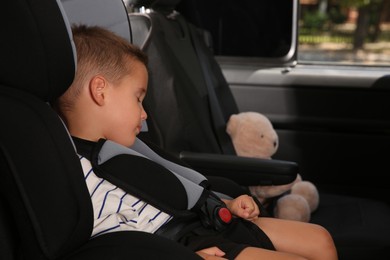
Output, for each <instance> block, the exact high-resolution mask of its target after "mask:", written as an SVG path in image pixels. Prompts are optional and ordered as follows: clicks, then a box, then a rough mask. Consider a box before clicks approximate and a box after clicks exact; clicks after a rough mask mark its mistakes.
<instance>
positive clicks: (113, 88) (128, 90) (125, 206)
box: [55, 25, 337, 260]
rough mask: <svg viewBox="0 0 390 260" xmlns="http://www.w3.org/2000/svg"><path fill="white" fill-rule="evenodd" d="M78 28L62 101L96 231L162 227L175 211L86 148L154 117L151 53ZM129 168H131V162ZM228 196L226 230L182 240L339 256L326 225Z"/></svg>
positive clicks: (272, 254)
mask: <svg viewBox="0 0 390 260" xmlns="http://www.w3.org/2000/svg"><path fill="white" fill-rule="evenodd" d="M73 36H74V41H75V44H76V50H77V72H76V76H75V79H74V81H73V83H72V85H71V86H70V88H69V89H68V90H67V91H66V92H65V93H64V94H63V95H62V96H61V97H60V98H59V100H58V101H57V103H56V104H55V108H56V110H57V111H58V113H59V114H60V116H61V118H62V119H63V120H64V122H65V124H66V126H67V127H68V130H69V132H70V134H71V135H72V138H73V140H74V142H75V144H76V147H77V151H78V153H79V154H80V161H81V163H82V166H83V170H84V175H85V180H86V184H87V187H88V190H89V192H90V194H91V200H92V204H93V207H94V229H93V234H92V237H94V236H98V235H102V234H104V233H107V232H115V231H124V230H136V231H144V232H149V233H156V232H158V231H159V230H160V229H161V228H162V227H164V226H166V225H167V224H169V223H170V222H171V221H172V215H171V214H169V213H167V212H165V211H163V210H161V208H158V206H157V205H151V204H149V203H147V202H145V201H144V200H141V199H140V198H138V197H137V196H134V194H129V193H128V192H127V191H125V190H123V189H121V188H119V187H118V186H116V185H114V184H112V183H110V182H109V181H107V180H106V179H104V178H100V177H99V176H97V174H96V172H95V168H94V167H93V166H92V164H91V158H88V156H81V155H84V154H88V153H85V151H90V150H93V149H94V147H96V145H97V144H98V143H99V142H100V141H101V140H110V141H112V142H114V143H117V144H119V145H122V146H124V147H131V146H132V145H134V143H135V142H136V136H137V135H138V134H139V132H140V131H141V126H142V122H143V121H144V120H146V118H147V114H146V112H145V110H144V109H143V106H142V101H143V99H144V97H145V95H146V90H147V84H148V71H147V66H146V65H147V57H146V56H145V54H144V53H143V52H142V51H141V50H139V49H138V48H136V47H135V46H133V45H131V44H129V43H128V42H127V41H126V40H124V39H122V38H120V37H118V36H116V35H115V34H113V33H111V32H109V31H107V30H105V29H103V28H100V27H87V26H84V25H80V26H75V27H73ZM126 170H127V172H128V174H131V170H132V169H130V168H129V169H126ZM149 181H150V182H152V181H153V179H151V180H149ZM224 202H225V203H226V206H227V208H229V210H230V211H231V213H232V214H233V215H234V216H235V217H234V219H233V221H232V224H229V225H228V226H227V228H226V230H224V231H216V230H215V229H209V230H208V229H207V228H203V231H204V232H195V231H197V230H195V231H194V232H189V233H188V234H186V235H184V236H183V237H182V238H180V239H178V242H179V243H182V244H183V245H185V246H188V247H190V248H191V249H193V250H194V251H195V252H196V253H197V254H198V255H199V256H201V257H202V258H204V259H297V260H298V259H312V260H322V259H324V260H325V259H326V260H335V259H337V253H336V249H335V247H334V244H333V240H332V238H331V236H330V234H329V233H328V232H327V231H326V230H325V229H323V228H322V227H320V226H318V225H314V224H308V223H302V222H294V221H286V220H281V219H274V218H265V217H261V216H259V215H260V210H259V207H258V206H257V204H256V202H255V201H254V200H253V199H252V198H251V197H250V196H247V195H242V196H239V197H237V198H236V199H233V200H224ZM263 231H264V232H263ZM264 233H265V234H267V236H264ZM205 234H206V235H205ZM268 237H269V239H270V240H271V241H272V243H269V242H270V241H269V240H268ZM275 249H276V250H275Z"/></svg>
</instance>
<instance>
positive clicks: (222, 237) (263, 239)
mask: <svg viewBox="0 0 390 260" xmlns="http://www.w3.org/2000/svg"><path fill="white" fill-rule="evenodd" d="M179 242H180V243H182V244H183V245H186V246H188V247H189V248H191V249H192V250H194V251H197V250H200V249H203V248H208V247H213V246H217V247H219V248H220V249H221V250H222V251H224V252H225V253H226V255H225V256H224V257H225V258H227V259H235V257H236V256H237V255H238V254H239V253H240V252H241V251H242V250H243V249H245V248H246V247H249V246H251V247H258V248H266V249H270V250H275V248H274V246H273V244H272V242H271V241H270V240H269V238H268V236H267V235H266V234H265V233H264V232H263V231H262V230H261V229H259V228H258V227H257V226H256V225H255V224H253V223H252V222H250V221H246V220H243V219H239V218H235V219H234V220H233V222H232V223H231V224H230V225H229V228H228V229H226V230H225V231H223V232H220V233H215V232H213V231H212V230H205V229H204V228H202V227H199V228H194V229H193V230H192V231H191V232H190V233H188V234H187V235H185V236H184V237H183V238H182V239H181V240H180V241H179Z"/></svg>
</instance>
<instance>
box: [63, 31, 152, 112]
mask: <svg viewBox="0 0 390 260" xmlns="http://www.w3.org/2000/svg"><path fill="white" fill-rule="evenodd" d="M72 32H73V40H74V43H75V46H76V52H77V70H76V75H75V78H74V80H73V83H72V85H71V86H70V87H69V89H68V90H67V91H66V92H65V93H64V95H62V96H61V97H60V98H59V100H58V101H57V104H56V106H57V108H58V107H60V108H61V109H62V110H63V109H71V107H72V106H73V102H74V100H75V99H76V98H77V97H78V95H79V94H80V93H81V90H82V87H83V85H84V83H85V81H86V80H89V79H91V77H93V76H95V75H98V74H100V75H102V76H104V77H105V78H106V79H107V80H108V81H110V82H112V83H115V82H118V81H119V80H121V79H122V78H123V77H124V76H126V75H128V74H130V73H131V70H132V64H133V63H134V61H139V62H141V63H143V64H144V65H145V66H147V56H146V54H145V53H144V52H142V51H141V50H140V49H139V48H138V47H137V46H135V45H133V44H131V43H129V42H128V41H127V40H125V39H124V38H122V37H120V36H117V35H116V34H114V33H113V32H111V31H109V30H107V29H104V28H102V27H99V26H86V25H74V26H73V27H72Z"/></svg>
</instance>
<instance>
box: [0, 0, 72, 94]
mask: <svg viewBox="0 0 390 260" xmlns="http://www.w3.org/2000/svg"><path fill="white" fill-rule="evenodd" d="M0 23H1V24H2V25H3V26H1V28H0V33H1V35H2V39H1V41H0V50H1V51H0V60H1V62H0V72H1V73H0V83H2V84H4V85H9V86H12V88H18V89H20V90H23V91H26V92H29V93H32V94H34V95H35V96H37V97H39V98H41V99H43V100H44V101H51V100H53V99H54V98H56V97H57V96H59V95H60V94H62V93H63V92H64V91H65V90H66V89H67V88H68V87H69V85H70V84H71V83H72V81H73V76H74V73H75V63H74V59H73V51H72V46H71V43H70V40H69V34H68V31H67V30H66V27H65V24H64V21H63V18H62V14H61V12H60V9H59V8H58V6H57V3H56V1H53V0H41V1H39V3H37V1H35V0H5V1H3V2H2V5H1V9H0ZM11 24H12V26H11ZM4 25H7V26H4ZM27 72H28V76H26V73H27Z"/></svg>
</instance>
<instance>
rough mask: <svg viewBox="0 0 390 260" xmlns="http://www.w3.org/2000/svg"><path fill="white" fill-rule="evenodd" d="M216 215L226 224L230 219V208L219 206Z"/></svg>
mask: <svg viewBox="0 0 390 260" xmlns="http://www.w3.org/2000/svg"><path fill="white" fill-rule="evenodd" d="M218 216H219V217H220V218H221V220H222V221H223V222H224V223H226V224H228V223H230V221H231V220H232V213H230V210H228V209H227V208H220V209H219V210H218Z"/></svg>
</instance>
